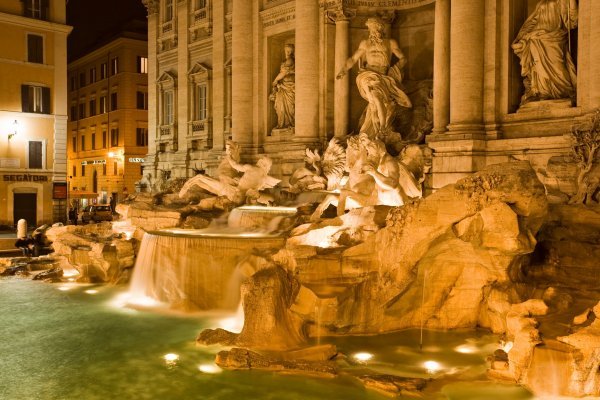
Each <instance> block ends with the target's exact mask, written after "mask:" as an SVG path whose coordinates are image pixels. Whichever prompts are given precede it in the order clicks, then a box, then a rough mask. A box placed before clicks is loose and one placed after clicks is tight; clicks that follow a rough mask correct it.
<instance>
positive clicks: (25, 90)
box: [21, 85, 32, 112]
mask: <svg viewBox="0 0 600 400" xmlns="http://www.w3.org/2000/svg"><path fill="white" fill-rule="evenodd" d="M31 103H32V102H31V101H30V100H29V85H21V108H22V111H23V112H31V109H30V108H29V107H30V104H31Z"/></svg>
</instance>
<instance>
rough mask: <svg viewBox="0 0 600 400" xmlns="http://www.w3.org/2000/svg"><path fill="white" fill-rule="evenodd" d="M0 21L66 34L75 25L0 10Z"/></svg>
mask: <svg viewBox="0 0 600 400" xmlns="http://www.w3.org/2000/svg"><path fill="white" fill-rule="evenodd" d="M0 23H5V24H10V25H17V26H22V27H25V28H34V29H39V30H43V31H49V32H56V33H65V34H69V33H70V32H71V31H72V30H73V27H72V26H69V25H63V24H57V23H56V22H50V21H43V20H40V19H35V18H26V17H22V16H20V15H13V14H6V13H2V12H0Z"/></svg>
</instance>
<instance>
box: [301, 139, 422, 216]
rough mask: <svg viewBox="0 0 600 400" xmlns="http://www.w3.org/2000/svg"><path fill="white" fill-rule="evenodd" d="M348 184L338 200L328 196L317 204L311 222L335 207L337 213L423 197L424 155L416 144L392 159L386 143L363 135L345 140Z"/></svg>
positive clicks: (397, 203)
mask: <svg viewBox="0 0 600 400" xmlns="http://www.w3.org/2000/svg"><path fill="white" fill-rule="evenodd" d="M346 160H347V162H346V170H347V172H348V174H349V175H348V177H349V179H348V181H347V183H346V185H344V187H343V188H342V189H341V190H340V194H339V197H338V196H336V195H329V196H327V198H325V200H323V201H322V202H321V204H319V206H318V207H317V209H316V210H315V212H314V213H313V215H312V217H311V220H316V219H318V218H320V216H321V215H322V214H323V212H324V211H325V210H326V209H327V207H329V205H332V204H333V205H334V206H336V207H337V214H338V216H339V215H343V214H344V212H345V211H346V210H348V209H353V208H358V207H366V206H371V205H387V206H395V207H398V206H402V205H404V204H406V203H407V202H408V201H409V200H410V199H412V198H419V197H422V196H423V192H422V189H421V184H422V182H423V179H424V166H425V162H424V156H423V153H422V151H421V149H420V147H419V146H418V145H408V146H406V147H405V148H404V149H403V150H402V152H401V154H400V159H399V160H398V159H396V158H394V157H392V156H391V155H390V154H389V153H388V152H387V150H386V148H385V144H384V143H383V142H382V141H381V140H378V139H374V138H369V136H368V135H367V134H366V133H361V134H360V135H358V136H354V137H351V138H350V139H348V148H347V153H346Z"/></svg>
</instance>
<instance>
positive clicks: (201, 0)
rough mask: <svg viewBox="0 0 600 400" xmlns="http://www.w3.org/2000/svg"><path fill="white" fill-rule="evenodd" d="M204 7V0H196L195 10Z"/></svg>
mask: <svg viewBox="0 0 600 400" xmlns="http://www.w3.org/2000/svg"><path fill="white" fill-rule="evenodd" d="M205 7H206V0H196V10H200V9H201V8H205Z"/></svg>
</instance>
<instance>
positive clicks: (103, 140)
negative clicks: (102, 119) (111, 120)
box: [102, 131, 106, 149]
mask: <svg viewBox="0 0 600 400" xmlns="http://www.w3.org/2000/svg"><path fill="white" fill-rule="evenodd" d="M102 148H103V149H105V148H106V131H102Z"/></svg>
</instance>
